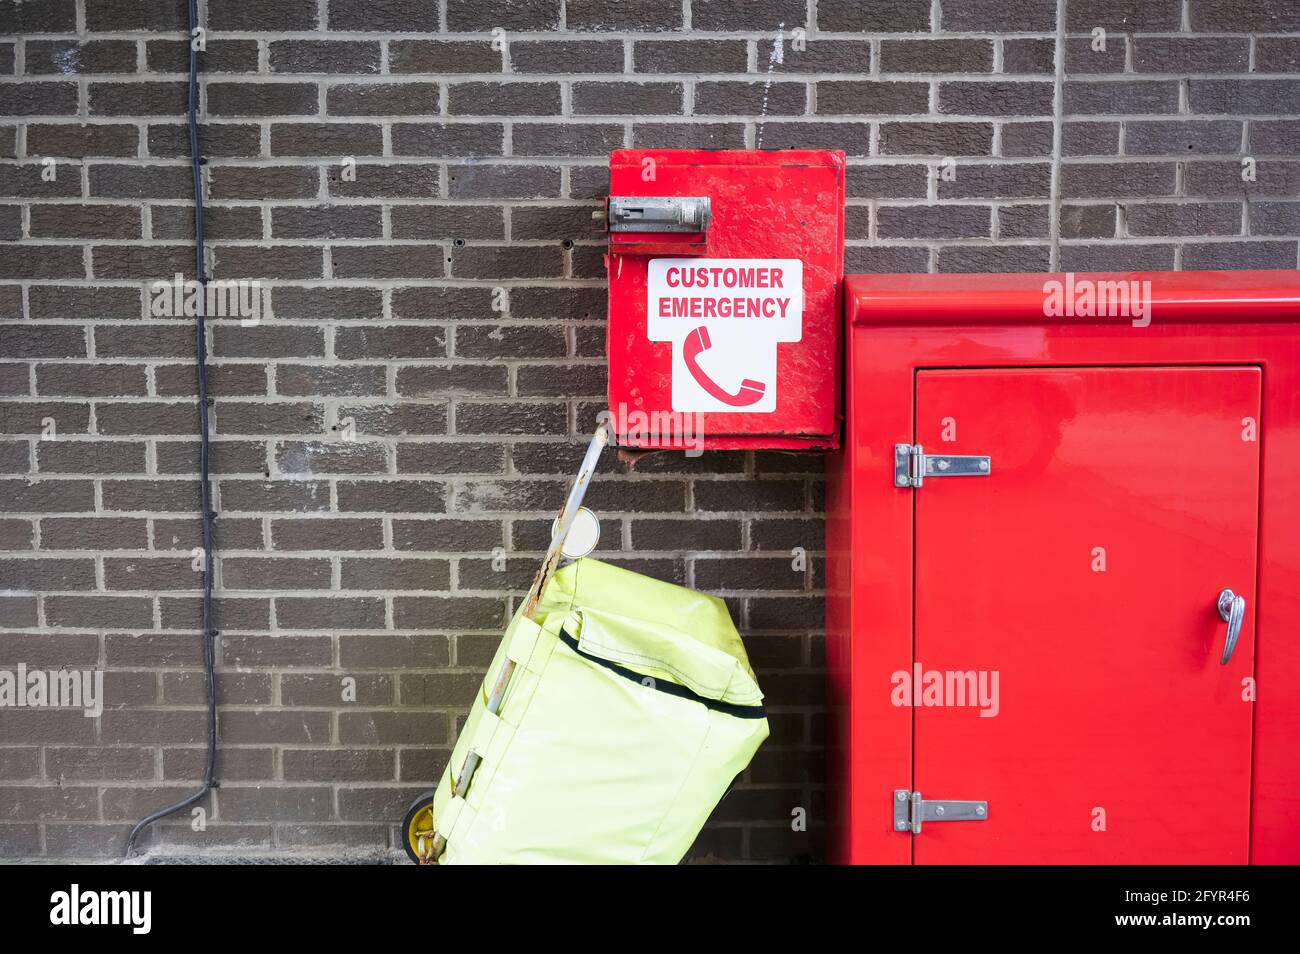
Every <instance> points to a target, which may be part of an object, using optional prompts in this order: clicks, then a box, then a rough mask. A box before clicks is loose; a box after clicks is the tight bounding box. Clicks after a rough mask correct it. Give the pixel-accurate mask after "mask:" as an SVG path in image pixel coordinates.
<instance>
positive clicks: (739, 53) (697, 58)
mask: <svg viewBox="0 0 1300 954" xmlns="http://www.w3.org/2000/svg"><path fill="white" fill-rule="evenodd" d="M747 64H748V52H747V51H746V49H745V44H744V43H743V42H741V41H739V40H637V41H636V42H635V43H633V44H632V66H633V69H634V70H635V71H636V72H638V73H743V72H745V68H746V65H747ZM613 72H619V73H621V72H622V66H621V61H620V65H619V67H618V68H617V69H615V70H613Z"/></svg>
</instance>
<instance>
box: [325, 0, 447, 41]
mask: <svg viewBox="0 0 1300 954" xmlns="http://www.w3.org/2000/svg"><path fill="white" fill-rule="evenodd" d="M325 25H326V27H328V28H329V29H331V30H349V31H350V30H368V31H376V32H383V33H388V32H393V33H399V32H400V33H410V32H420V31H426V30H427V31H431V32H432V31H436V30H437V29H438V0H330V2H329V13H328V16H327V18H326V23H325Z"/></svg>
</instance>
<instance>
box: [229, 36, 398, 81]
mask: <svg viewBox="0 0 1300 954" xmlns="http://www.w3.org/2000/svg"><path fill="white" fill-rule="evenodd" d="M397 45H400V44H394V46H397ZM268 51H269V58H268V62H269V64H270V67H271V72H272V73H378V72H379V52H380V51H379V44H378V43H377V42H363V41H358V40H272V41H271V42H270V44H268ZM204 65H205V68H206V65H207V64H206V60H205V61H204ZM394 72H401V71H400V70H396V69H395V70H394Z"/></svg>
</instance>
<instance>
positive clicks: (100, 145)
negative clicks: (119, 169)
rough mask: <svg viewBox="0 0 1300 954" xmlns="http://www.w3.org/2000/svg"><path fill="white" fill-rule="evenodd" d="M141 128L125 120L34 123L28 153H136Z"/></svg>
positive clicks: (86, 154) (65, 154) (113, 154)
mask: <svg viewBox="0 0 1300 954" xmlns="http://www.w3.org/2000/svg"><path fill="white" fill-rule="evenodd" d="M139 141H140V131H139V130H138V129H137V128H136V127H135V126H131V125H127V124H123V123H94V124H89V125H83V124H79V123H50V124H45V123H31V124H29V125H28V126H27V153H28V155H31V156H71V157H75V158H81V157H83V156H134V155H135V154H136V151H137V149H138V144H139Z"/></svg>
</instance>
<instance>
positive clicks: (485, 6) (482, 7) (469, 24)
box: [447, 0, 586, 32]
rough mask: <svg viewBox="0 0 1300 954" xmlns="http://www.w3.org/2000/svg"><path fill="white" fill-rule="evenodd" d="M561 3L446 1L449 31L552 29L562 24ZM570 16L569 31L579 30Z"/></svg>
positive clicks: (542, 0) (552, 0)
mask: <svg viewBox="0 0 1300 954" xmlns="http://www.w3.org/2000/svg"><path fill="white" fill-rule="evenodd" d="M560 6H561V0H447V28H448V29H449V30H453V31H456V32H462V31H470V30H484V31H486V30H491V29H493V28H494V27H501V28H502V29H504V30H512V31H529V30H553V29H555V28H556V27H558V26H559V25H560ZM570 6H571V9H570V13H569V17H570V19H569V29H571V30H572V29H576V28H577V21H576V20H574V19H573V17H574V13H575V12H576V10H575V8H573V7H572V5H570ZM585 28H586V27H585V26H584V27H583V29H585Z"/></svg>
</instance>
